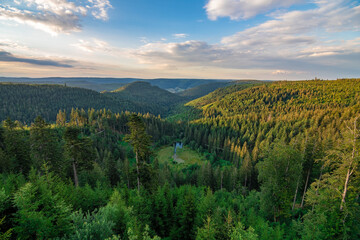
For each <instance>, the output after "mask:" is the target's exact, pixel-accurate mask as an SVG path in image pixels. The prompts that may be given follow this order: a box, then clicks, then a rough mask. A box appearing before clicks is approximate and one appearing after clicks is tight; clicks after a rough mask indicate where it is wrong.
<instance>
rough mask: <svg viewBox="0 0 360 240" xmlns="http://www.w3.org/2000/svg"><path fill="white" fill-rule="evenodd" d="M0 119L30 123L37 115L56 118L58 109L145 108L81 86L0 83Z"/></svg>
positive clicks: (138, 110)
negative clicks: (8, 118)
mask: <svg viewBox="0 0 360 240" xmlns="http://www.w3.org/2000/svg"><path fill="white" fill-rule="evenodd" d="M0 99H1V102H0V120H4V119H6V118H7V117H10V118H11V119H16V120H19V121H21V122H27V123H28V122H31V121H33V120H34V119H35V117H37V116H39V115H40V116H42V117H44V118H45V119H46V120H48V121H55V120H56V114H57V113H58V112H59V110H60V109H65V110H66V112H67V113H70V111H71V109H72V108H79V109H81V108H83V109H86V110H87V109H90V108H94V109H103V108H106V109H110V110H111V111H113V112H121V111H125V110H128V111H133V112H143V113H145V112H146V111H147V110H146V109H145V108H143V107H142V106H140V105H137V104H136V103H133V102H131V101H129V100H127V99H121V98H111V97H109V96H106V95H104V94H101V93H98V92H95V91H92V90H88V89H82V88H73V87H64V86H59V85H30V84H5V83H3V84H0Z"/></svg>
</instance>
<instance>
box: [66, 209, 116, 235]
mask: <svg viewBox="0 0 360 240" xmlns="http://www.w3.org/2000/svg"><path fill="white" fill-rule="evenodd" d="M113 210H114V208H113V207H111V206H107V207H103V208H100V209H99V211H93V212H92V213H91V214H90V213H89V212H87V213H85V214H84V213H83V212H82V211H81V210H80V211H78V212H74V213H73V214H72V215H71V220H72V222H73V233H71V234H70V235H69V236H68V237H66V238H65V239H71V240H83V239H86V240H90V239H108V238H112V239H113V237H115V236H114V232H113V227H114V226H115V223H114V222H113V221H112V218H113V217H112V215H113Z"/></svg>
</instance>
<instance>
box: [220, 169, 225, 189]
mask: <svg viewBox="0 0 360 240" xmlns="http://www.w3.org/2000/svg"><path fill="white" fill-rule="evenodd" d="M220 173H221V181H220V190H222V189H223V178H224V172H223V171H222V170H220Z"/></svg>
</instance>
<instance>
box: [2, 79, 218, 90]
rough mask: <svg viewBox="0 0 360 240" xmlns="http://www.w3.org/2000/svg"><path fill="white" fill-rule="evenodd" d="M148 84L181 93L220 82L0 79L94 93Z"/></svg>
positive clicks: (204, 80) (197, 80) (192, 80)
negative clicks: (61, 86) (52, 85)
mask: <svg viewBox="0 0 360 240" xmlns="http://www.w3.org/2000/svg"><path fill="white" fill-rule="evenodd" d="M137 81H142V82H149V83H151V85H153V86H157V87H159V88H162V89H166V90H168V91H170V92H181V91H184V90H186V89H189V88H193V87H196V86H199V85H202V84H207V83H213V82H221V80H211V79H170V78H159V79H140V78H94V77H78V78H76V77H72V78H62V77H48V78H11V77H0V82H3V83H4V82H9V83H30V84H57V85H64V86H65V85H66V86H69V87H80V88H86V89H91V90H94V91H98V92H102V91H113V90H115V89H118V88H120V87H122V86H124V85H126V84H128V83H132V82H137Z"/></svg>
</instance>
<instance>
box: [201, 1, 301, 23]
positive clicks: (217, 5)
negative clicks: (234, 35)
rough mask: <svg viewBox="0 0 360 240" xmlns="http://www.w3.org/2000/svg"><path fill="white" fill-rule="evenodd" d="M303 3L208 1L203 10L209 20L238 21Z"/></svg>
mask: <svg viewBox="0 0 360 240" xmlns="http://www.w3.org/2000/svg"><path fill="white" fill-rule="evenodd" d="M304 2H305V1H304V0H251V1H249V0H209V2H208V3H207V4H206V6H205V9H206V12H207V15H208V17H209V19H211V20H216V19H218V18H221V17H229V18H230V19H231V20H240V19H249V18H251V17H254V16H256V15H258V14H261V13H266V12H268V11H270V10H273V9H276V8H281V7H289V6H291V5H294V4H296V3H304Z"/></svg>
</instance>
